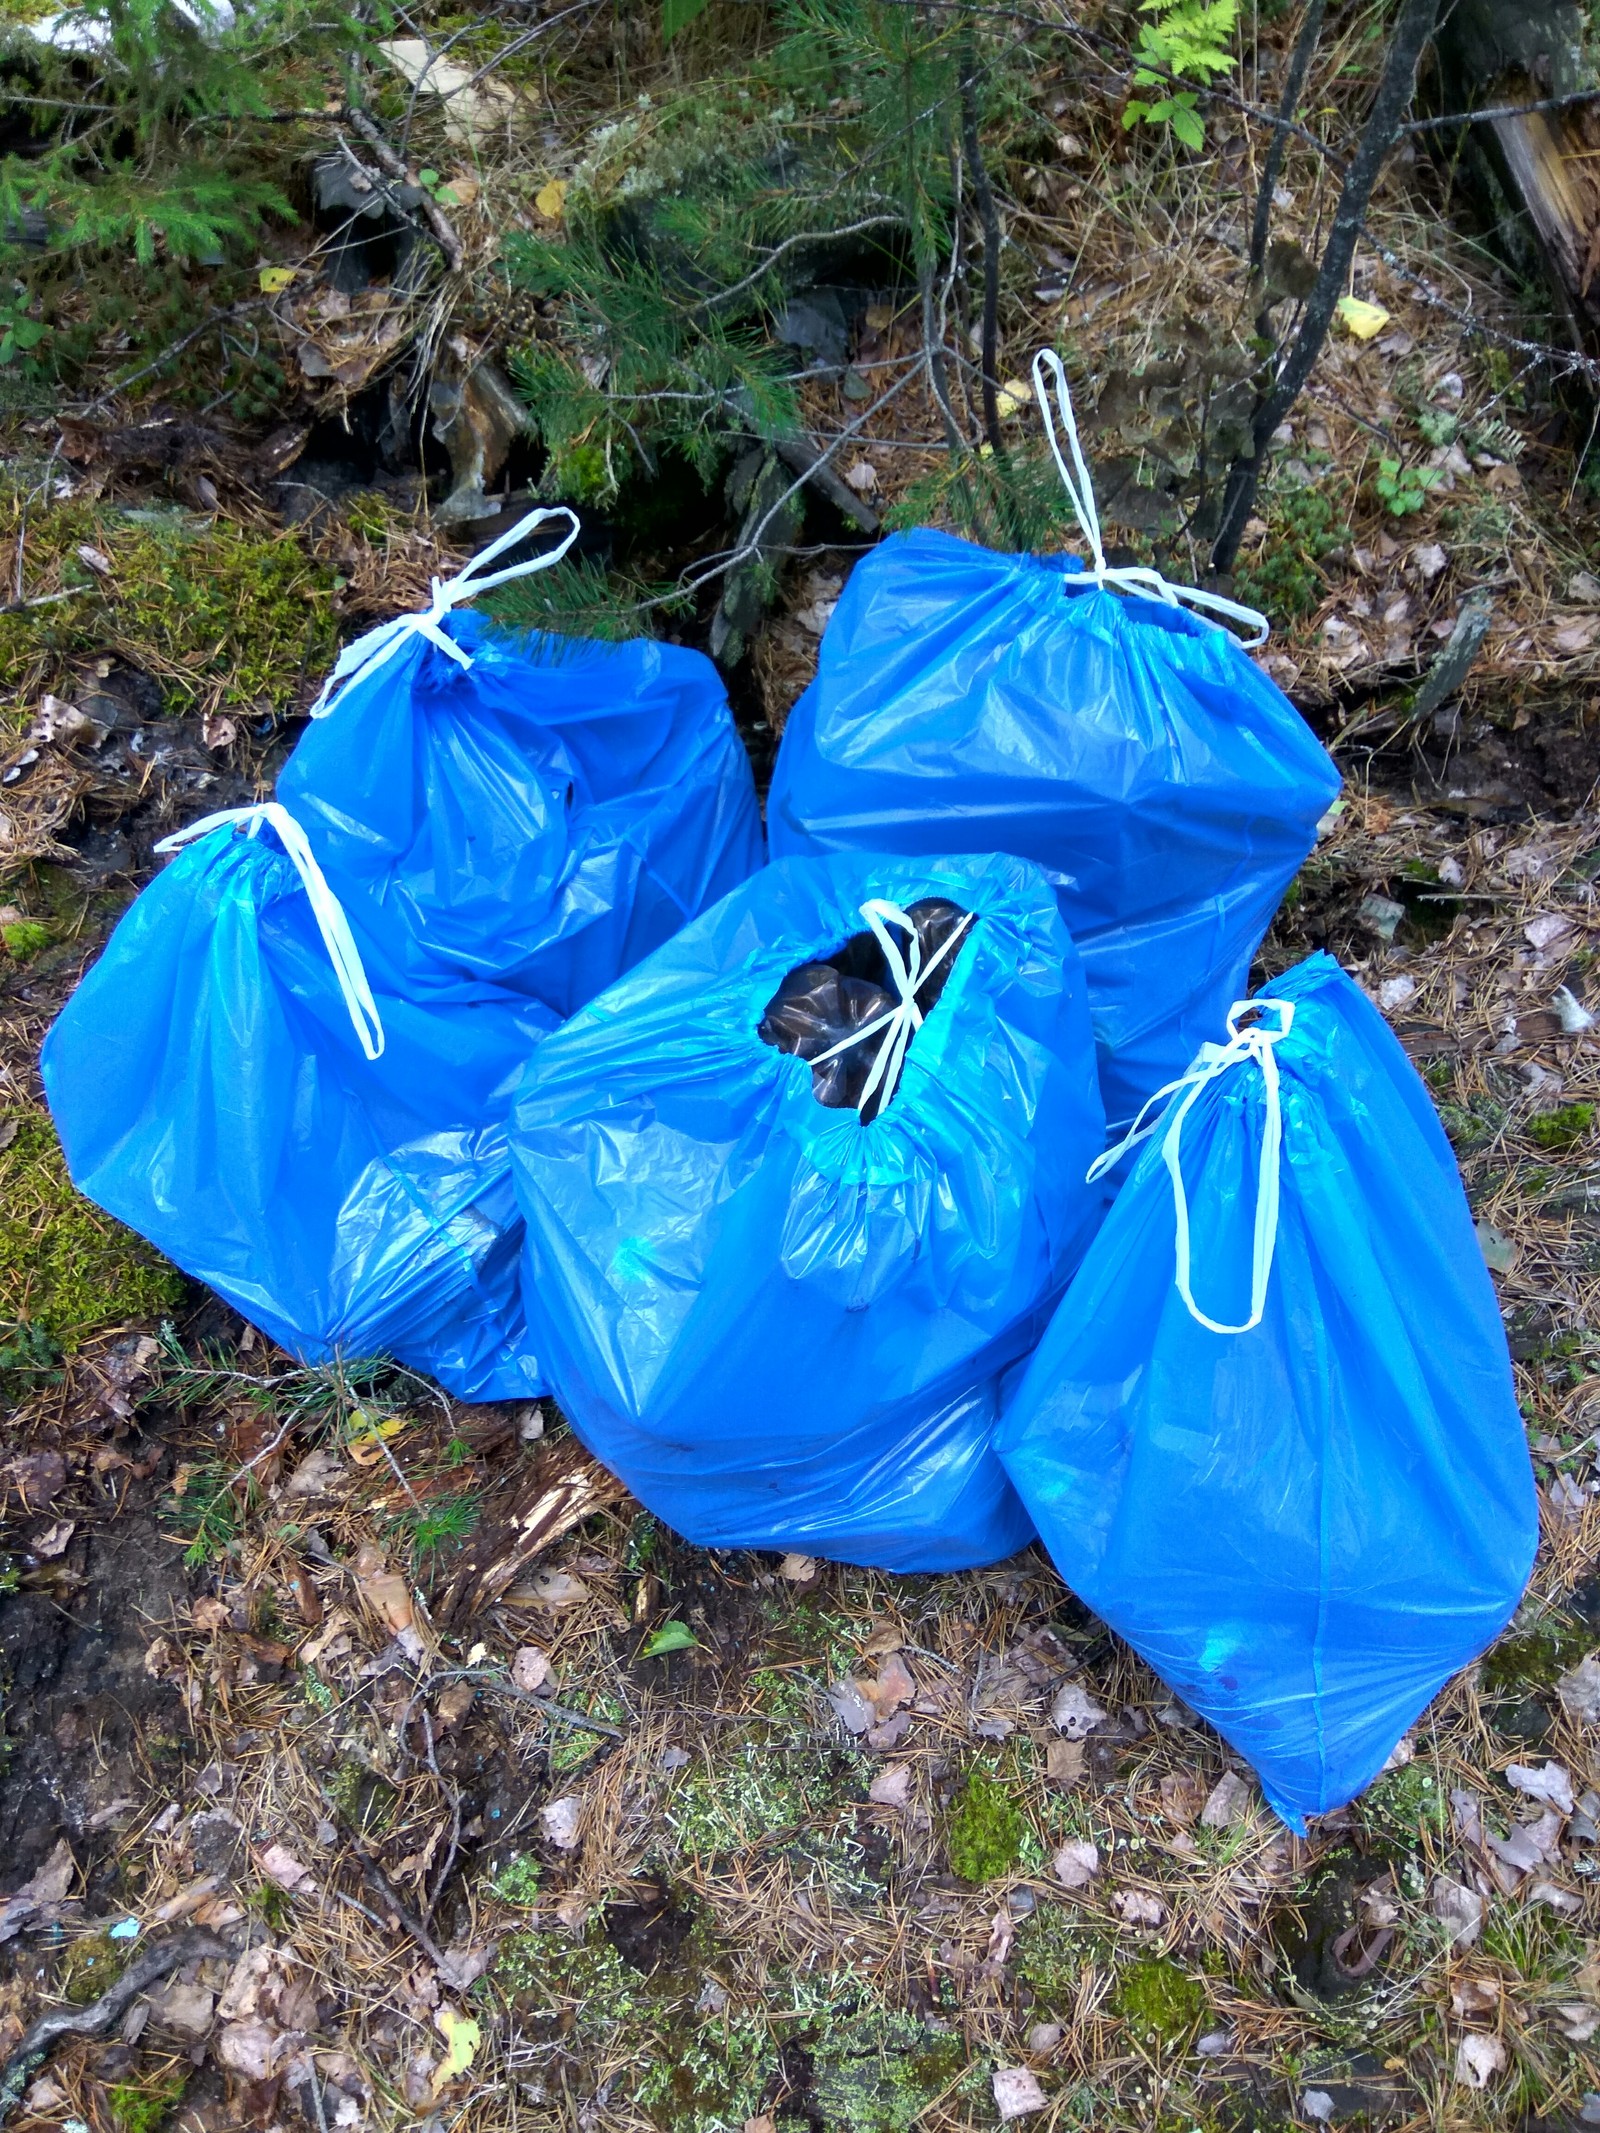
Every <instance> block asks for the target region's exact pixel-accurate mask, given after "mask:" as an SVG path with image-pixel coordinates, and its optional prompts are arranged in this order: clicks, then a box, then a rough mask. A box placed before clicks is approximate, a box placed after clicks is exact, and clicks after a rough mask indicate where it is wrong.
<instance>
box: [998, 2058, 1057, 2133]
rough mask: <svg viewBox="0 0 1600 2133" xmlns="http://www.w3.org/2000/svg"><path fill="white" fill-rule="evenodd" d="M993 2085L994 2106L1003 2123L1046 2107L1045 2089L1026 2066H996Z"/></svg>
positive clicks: (1024, 2116)
mask: <svg viewBox="0 0 1600 2133" xmlns="http://www.w3.org/2000/svg"><path fill="white" fill-rule="evenodd" d="M992 2086H993V2089H994V2107H995V2109H996V2110H997V2111H998V2112H999V2114H1000V2123H1001V2124H1002V2125H1006V2124H1008V2123H1009V2122H1010V2121H1011V2120H1012V2119H1013V2118H1026V2117H1027V2115H1028V2113H1029V2112H1030V2111H1042V2110H1043V2109H1044V2104H1045V2095H1044V2090H1043V2089H1042V2088H1040V2086H1039V2080H1038V2076H1037V2075H1036V2074H1034V2073H1033V2072H1032V2070H1031V2069H1030V2068H1028V2067H1026V2066H999V2067H996V2068H995V2071H994V2080H993V2083H992Z"/></svg>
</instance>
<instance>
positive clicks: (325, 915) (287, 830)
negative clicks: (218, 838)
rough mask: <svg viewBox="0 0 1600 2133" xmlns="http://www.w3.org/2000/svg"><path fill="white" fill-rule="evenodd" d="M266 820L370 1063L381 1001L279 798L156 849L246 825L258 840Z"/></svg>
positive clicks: (379, 1037) (201, 824) (378, 1037)
mask: <svg viewBox="0 0 1600 2133" xmlns="http://www.w3.org/2000/svg"><path fill="white" fill-rule="evenodd" d="M263 822H270V823H271V825H272V827H273V828H274V829H275V830H276V831H277V833H278V842H279V843H280V844H281V845H282V846H283V849H284V851H285V852H286V853H287V854H288V856H289V859H290V861H291V863H292V864H293V866H294V870H295V872H296V873H297V874H298V875H299V876H300V880H301V882H302V884H303V886H304V888H305V892H306V901H307V902H308V903H309V904H310V906H311V915H312V917H313V918H314V919H315V920H316V922H317V931H318V932H319V933H320V934H321V935H322V945H323V946H324V947H325V948H326V949H327V951H328V961H329V962H330V963H331V964H332V965H333V974H334V976H335V978H336V979H337V980H338V982H339V990H340V992H341V993H342V994H343V995H344V1004H345V1007H346V1008H347V1010H348V1011H349V1015H350V1023H351V1027H352V1028H353V1029H354V1031H355V1033H356V1039H357V1042H358V1043H359V1044H360V1046H361V1049H362V1051H363V1052H365V1053H366V1055H367V1057H368V1058H369V1059H376V1058H378V1057H379V1056H380V1055H381V1053H382V1051H383V1045H384V1036H383V1024H382V1022H381V1021H380V1020H379V1019H378V1003H377V1001H376V1000H374V999H373V997H372V987H371V986H370V985H369V984H368V983H367V973H366V971H365V970H364V969H363V967H362V963H361V952H360V950H359V949H358V948H357V947H356V944H355V937H354V935H353V934H352V933H351V931H350V921H349V920H348V919H347V918H346V917H345V915H344V906H343V905H342V904H341V903H340V901H339V899H338V897H337V896H335V895H334V893H333V891H332V890H331V889H330V888H329V887H328V881H327V877H326V875H325V874H324V873H323V871H322V869H321V867H319V866H318V865H317V860H316V854H315V853H314V852H313V851H312V849H311V846H310V845H309V844H308V843H307V841H306V833H305V831H304V830H303V829H302V828H301V827H300V825H299V823H298V822H296V820H295V818H294V816H293V815H291V814H290V812H289V810H288V809H287V808H286V807H284V806H282V805H281V804H280V803H279V802H278V801H276V800H263V801H262V802H260V804H259V805H258V806H255V807H225V808H223V809H222V811H221V812H220V813H219V814H215V815H203V816H202V817H201V819H200V820H199V821H198V822H191V823H190V824H189V826H188V827H187V828H186V829H181V830H178V831H176V832H175V833H174V834H173V835H172V836H170V837H163V838H162V840H161V842H160V843H159V844H158V845H157V846H156V850H157V851H158V852H176V851H178V850H179V849H180V848H181V847H182V846H183V845H186V844H193V842H194V841H195V839H196V838H197V837H205V836H209V835H210V833H211V831H212V830H214V829H222V828H225V827H234V828H237V827H238V826H240V825H241V824H244V823H248V824H249V826H250V834H251V836H252V837H254V836H256V835H258V834H259V832H260V829H261V825H262V823H263Z"/></svg>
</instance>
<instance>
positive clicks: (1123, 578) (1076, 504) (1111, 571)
mask: <svg viewBox="0 0 1600 2133" xmlns="http://www.w3.org/2000/svg"><path fill="white" fill-rule="evenodd" d="M1047 378H1053V379H1054V381H1055V389H1056V410H1057V411H1059V413H1060V417H1061V427H1062V428H1063V429H1064V430H1065V431H1066V433H1067V449H1068V450H1069V451H1070V452H1071V454H1072V465H1071V467H1070V468H1069V467H1068V465H1067V462H1066V459H1065V458H1064V457H1063V455H1062V451H1061V440H1060V438H1059V437H1058V436H1057V434H1056V413H1055V412H1054V411H1052V409H1051V406H1050V388H1049V385H1048V384H1047V383H1046V379H1047ZM1033 391H1034V397H1035V399H1037V401H1038V403H1039V412H1040V414H1041V415H1043V417H1044V434H1045V441H1046V442H1047V443H1048V445H1049V447H1050V456H1051V457H1052V458H1053V459H1054V461H1055V463H1056V472H1057V473H1058V474H1059V475H1060V476H1061V485H1062V487H1063V488H1064V489H1065V490H1066V492H1067V500H1068V502H1069V503H1070V504H1071V505H1072V510H1073V516H1074V517H1075V518H1076V519H1077V521H1078V524H1079V526H1080V527H1081V528H1082V530H1083V537H1084V539H1085V540H1086V541H1087V542H1088V543H1089V549H1090V553H1091V555H1092V557H1093V564H1092V567H1091V568H1090V569H1089V570H1087V571H1086V572H1085V573H1084V575H1083V578H1082V579H1081V581H1078V582H1075V581H1074V580H1073V579H1072V578H1070V577H1069V578H1063V579H1062V581H1061V582H1062V584H1063V585H1064V586H1065V587H1066V589H1067V590H1068V591H1069V592H1072V591H1077V590H1078V589H1079V587H1080V584H1081V586H1083V587H1087V586H1088V585H1090V584H1093V585H1094V586H1096V587H1097V588H1098V589H1099V590H1101V591H1104V590H1105V588H1106V587H1107V586H1112V587H1115V588H1116V589H1117V590H1118V591H1121V592H1126V593H1132V594H1134V595H1135V596H1136V597H1137V598H1139V599H1141V600H1160V601H1164V602H1165V604H1166V605H1167V606H1168V607H1179V606H1182V607H1192V608H1194V609H1196V610H1197V611H1198V612H1199V614H1200V615H1201V618H1202V619H1203V620H1204V621H1207V622H1211V621H1212V618H1213V617H1214V616H1222V617H1225V618H1226V619H1227V620H1228V621H1229V622H1237V623H1239V624H1240V625H1241V626H1242V627H1243V628H1245V629H1247V630H1249V631H1250V632H1251V635H1250V636H1248V637H1247V638H1245V639H1244V640H1243V641H1244V648H1245V650H1246V651H1247V652H1253V651H1256V650H1258V649H1259V648H1260V647H1261V646H1262V645H1264V644H1265V643H1266V641H1267V639H1268V638H1269V637H1270V636H1271V634H1272V625H1271V624H1270V623H1269V622H1268V620H1267V618H1266V616H1265V615H1263V614H1260V613H1258V612H1257V610H1256V609H1255V608H1253V607H1245V606H1243V605H1242V604H1241V603H1240V602H1239V601H1237V600H1225V599H1224V598H1223V596H1222V595H1221V593H1210V592H1202V591H1201V590H1200V588H1199V586H1198V585H1173V584H1171V583H1169V581H1168V580H1167V579H1166V578H1164V577H1163V576H1162V575H1161V573H1160V571H1159V570H1149V569H1146V568H1145V567H1144V566H1142V565H1140V564H1135V563H1128V564H1121V563H1115V564H1114V563H1108V562H1107V561H1106V551H1105V545H1104V543H1103V542H1102V540H1101V538H1100V512H1099V508H1098V506H1097V505H1096V503H1095V500H1094V483H1093V482H1092V481H1091V480H1090V478H1089V466H1088V462H1087V460H1086V459H1085V458H1084V456H1083V446H1082V444H1081V443H1080V442H1079V438H1078V420H1077V417H1076V415H1075V414H1074V413H1073V411H1072V392H1071V388H1070V387H1069V386H1068V384H1067V373H1066V368H1065V366H1064V364H1063V363H1062V361H1061V358H1060V356H1058V355H1057V354H1056V352H1055V350H1054V349H1053V348H1041V349H1040V350H1039V353H1038V354H1037V355H1036V356H1035V357H1034V359H1033ZM1213 627H1214V628H1220V627H1221V623H1220V622H1216V623H1213Z"/></svg>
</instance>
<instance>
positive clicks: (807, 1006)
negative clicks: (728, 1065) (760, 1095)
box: [759, 896, 968, 1121]
mask: <svg viewBox="0 0 1600 2133" xmlns="http://www.w3.org/2000/svg"><path fill="white" fill-rule="evenodd" d="M906 916H907V918H909V919H910V920H911V921H912V923H913V924H914V925H915V927H916V929H917V941H918V944H919V946H920V948H921V954H922V964H921V967H922V968H923V969H924V970H926V969H927V966H928V964H929V963H930V962H931V961H932V959H933V958H934V956H936V955H938V954H939V951H940V949H941V948H943V947H944V946H945V943H946V942H947V941H948V940H949V939H950V937H951V935H952V934H953V933H955V932H956V930H957V928H958V927H961V926H962V925H963V922H964V921H965V919H966V918H967V916H968V914H967V913H966V912H965V911H963V910H962V908H961V906H960V905H959V904H953V903H951V902H950V901H949V900H948V898H946V897H943V896H924V897H921V898H919V900H918V901H917V902H916V903H914V904H908V905H907V906H906ZM889 931H890V933H891V934H892V935H893V936H894V937H895V942H896V945H897V946H898V947H899V949H900V953H901V955H902V956H903V957H905V958H906V959H907V960H908V961H909V949H910V943H909V941H908V940H907V939H906V937H905V929H904V928H903V927H900V926H890V928H889ZM963 945H964V938H963V940H962V941H960V942H957V944H956V945H955V946H954V947H953V948H951V949H949V950H948V951H947V953H946V954H945V955H944V956H942V957H941V959H940V961H939V964H938V967H937V968H936V969H933V970H929V971H928V975H927V976H926V977H925V978H924V979H923V980H922V981H921V983H920V984H919V985H918V986H917V995H916V997H917V1006H918V1008H919V1009H920V1010H921V1012H922V1013H923V1014H924V1015H926V1014H927V1013H928V1011H929V1009H930V1008H931V1007H932V1006H933V1005H934V1003H935V1001H936V1000H937V999H938V997H939V995H940V994H941V993H942V992H943V991H944V987H945V980H946V979H947V978H948V977H949V975H950V972H951V970H952V969H953V968H954V966H955V961H956V958H957V956H958V955H959V954H960V953H961V949H962V947H963ZM898 998H899V994H898V992H897V990H896V988H895V984H894V981H893V979H892V978H891V976H890V974H889V966H888V959H887V957H886V956H885V955H884V952H883V945H882V943H881V942H880V941H879V939H878V937H877V935H876V934H875V933H870V932H868V933H853V934H852V935H851V936H850V938H849V940H847V941H846V942H845V944H844V946H843V947H842V948H840V949H838V950H836V951H835V953H834V954H832V955H830V956H828V957H826V958H825V959H823V960H821V961H818V962H815V963H802V964H800V966H799V967H798V969H795V970H791V971H790V973H789V975H788V976H787V977H786V978H785V979H784V981H783V983H782V984H781V985H780V986H779V987H778V989H777V991H776V992H775V993H774V994H773V996H772V998H771V999H770V1000H769V1001H768V1002H767V1005H766V1011H765V1013H764V1014H763V1015H762V1017H761V1023H760V1028H759V1035H760V1037H761V1040H762V1042H763V1043H764V1044H771V1045H775V1046H776V1047H777V1049H778V1050H779V1051H780V1052H793V1053H795V1054H796V1055H797V1056H798V1057H800V1058H801V1059H812V1060H816V1061H818V1064H816V1065H814V1066H813V1067H812V1069H811V1093H812V1094H813V1096H815V1097H816V1099H817V1101H818V1103H822V1104H826V1105H827V1106H828V1108H829V1109H830V1110H834V1111H845V1110H850V1111H860V1112H861V1115H862V1117H863V1119H866V1120H869V1121H870V1120H871V1119H874V1118H876V1117H877V1115H878V1113H879V1112H880V1111H881V1110H882V1109H883V1106H884V1103H885V1101H886V1100H887V1099H886V1096H885V1093H884V1087H883V1084H882V1082H881V1081H880V1084H879V1086H878V1087H877V1088H876V1089H874V1090H873V1092H872V1095H871V1096H870V1097H869V1098H868V1099H867V1102H866V1105H865V1107H863V1104H862V1096H863V1094H864V1092H865V1089H866V1086H867V1083H868V1081H869V1080H870V1079H871V1076H872V1069H873V1065H874V1063H875V1061H876V1059H877V1057H878V1052H879V1050H880V1048H881V1046H882V1044H883V1042H884V1038H885V1037H886V1036H887V1035H888V1031H887V1029H885V1030H884V1031H883V1032H882V1033H881V1034H879V1033H875V1034H873V1035H872V1036H870V1037H863V1038H862V1039H861V1041H860V1043H859V1044H852V1045H851V1046H850V1047H849V1048H848V1049H847V1050H845V1051H842V1052H840V1053H839V1054H838V1055H837V1056H836V1057H835V1058H832V1059H823V1058H821V1056H820V1055H821V1054H822V1053H824V1052H830V1051H832V1050H833V1048H834V1046H835V1045H837V1044H840V1043H842V1042H843V1040H844V1039H845V1038H846V1037H849V1036H852V1035H853V1034H854V1033H855V1032H856V1031H857V1030H863V1029H866V1028H867V1027H868V1026H869V1024H871V1023H874V1022H877V1021H878V1020H880V1018H882V1017H883V1016H885V1015H888V1014H889V1013H891V1012H892V1010H893V1008H894V1006H895V1004H896V1002H897V1000H898ZM912 1042H913V1043H915V1042H916V1039H915V1037H913V1038H912ZM890 1093H891V1094H892V1091H891V1092H890Z"/></svg>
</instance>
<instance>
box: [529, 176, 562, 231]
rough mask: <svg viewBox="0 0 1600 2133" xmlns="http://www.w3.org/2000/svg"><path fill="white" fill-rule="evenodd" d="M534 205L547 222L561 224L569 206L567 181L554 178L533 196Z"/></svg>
mask: <svg viewBox="0 0 1600 2133" xmlns="http://www.w3.org/2000/svg"><path fill="white" fill-rule="evenodd" d="M533 204H534V206H535V207H536V208H537V209H538V210H539V212H540V214H541V215H543V217H544V219H545V220H546V222H559V221H560V220H561V217H562V214H563V212H564V211H565V209H566V205H567V181H566V179H565V178H552V179H551V180H550V183H549V184H548V185H543V186H541V187H540V188H539V190H538V192H536V193H535V194H534V196H533Z"/></svg>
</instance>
